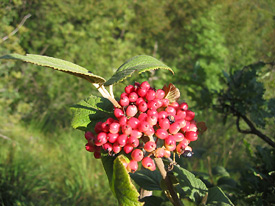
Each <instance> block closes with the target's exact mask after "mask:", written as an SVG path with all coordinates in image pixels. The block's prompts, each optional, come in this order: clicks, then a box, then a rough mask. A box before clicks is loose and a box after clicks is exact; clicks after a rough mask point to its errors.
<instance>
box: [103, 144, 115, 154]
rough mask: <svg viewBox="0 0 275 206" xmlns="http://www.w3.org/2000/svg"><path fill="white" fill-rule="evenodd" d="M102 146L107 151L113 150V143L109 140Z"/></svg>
mask: <svg viewBox="0 0 275 206" xmlns="http://www.w3.org/2000/svg"><path fill="white" fill-rule="evenodd" d="M102 148H103V149H104V150H105V151H107V152H111V151H112V150H113V146H112V144H111V143H108V142H107V143H105V144H104V145H102Z"/></svg>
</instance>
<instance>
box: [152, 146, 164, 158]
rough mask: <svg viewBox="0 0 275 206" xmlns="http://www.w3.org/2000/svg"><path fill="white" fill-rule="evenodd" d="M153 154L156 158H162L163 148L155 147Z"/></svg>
mask: <svg viewBox="0 0 275 206" xmlns="http://www.w3.org/2000/svg"><path fill="white" fill-rule="evenodd" d="M154 155H155V157H156V158H162V157H163V156H164V149H163V148H162V147H159V148H157V149H156V150H155V153H154Z"/></svg>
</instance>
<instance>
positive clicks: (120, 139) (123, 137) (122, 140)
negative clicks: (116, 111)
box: [116, 134, 128, 147]
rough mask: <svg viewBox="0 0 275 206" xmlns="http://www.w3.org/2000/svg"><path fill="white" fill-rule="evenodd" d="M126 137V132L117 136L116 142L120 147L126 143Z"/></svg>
mask: <svg viewBox="0 0 275 206" xmlns="http://www.w3.org/2000/svg"><path fill="white" fill-rule="evenodd" d="M127 139H128V136H127V135H126V134H121V135H119V136H118V138H117V141H116V142H117V143H118V145H119V146H120V147H124V146H125V145H126V142H127Z"/></svg>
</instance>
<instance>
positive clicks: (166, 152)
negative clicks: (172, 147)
mask: <svg viewBox="0 0 275 206" xmlns="http://www.w3.org/2000/svg"><path fill="white" fill-rule="evenodd" d="M170 156H171V152H170V151H169V150H166V149H165V150H164V156H163V157H166V158H168V157H170Z"/></svg>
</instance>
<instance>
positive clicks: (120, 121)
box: [119, 116, 128, 126]
mask: <svg viewBox="0 0 275 206" xmlns="http://www.w3.org/2000/svg"><path fill="white" fill-rule="evenodd" d="M127 121H128V119H127V117H126V116H122V117H120V118H119V124H120V126H123V125H126V124H127Z"/></svg>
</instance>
